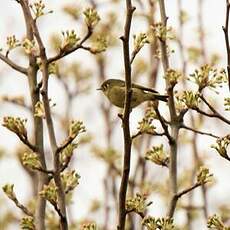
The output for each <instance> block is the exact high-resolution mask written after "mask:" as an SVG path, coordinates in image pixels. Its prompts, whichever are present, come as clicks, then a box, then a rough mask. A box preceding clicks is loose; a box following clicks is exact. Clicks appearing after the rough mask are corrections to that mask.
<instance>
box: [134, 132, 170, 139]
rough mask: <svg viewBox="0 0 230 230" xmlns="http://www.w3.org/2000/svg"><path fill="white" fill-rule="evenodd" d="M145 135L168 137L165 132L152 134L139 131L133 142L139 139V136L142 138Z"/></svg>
mask: <svg viewBox="0 0 230 230" xmlns="http://www.w3.org/2000/svg"><path fill="white" fill-rule="evenodd" d="M143 134H147V135H150V136H164V135H166V134H165V132H163V133H157V132H154V133H152V132H144V133H143V132H141V131H138V132H137V133H136V134H133V135H132V137H131V138H132V140H134V139H135V138H137V137H139V136H141V135H143Z"/></svg>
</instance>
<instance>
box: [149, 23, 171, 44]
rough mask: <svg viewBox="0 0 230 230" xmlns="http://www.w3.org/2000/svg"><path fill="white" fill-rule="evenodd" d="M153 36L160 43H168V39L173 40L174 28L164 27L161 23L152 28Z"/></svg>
mask: <svg viewBox="0 0 230 230" xmlns="http://www.w3.org/2000/svg"><path fill="white" fill-rule="evenodd" d="M152 29H153V34H154V36H155V37H156V38H158V39H159V40H160V41H166V40H167V39H173V38H174V36H173V35H172V28H171V27H166V26H164V25H163V24H162V23H161V22H158V23H155V24H154V25H153V26H152Z"/></svg>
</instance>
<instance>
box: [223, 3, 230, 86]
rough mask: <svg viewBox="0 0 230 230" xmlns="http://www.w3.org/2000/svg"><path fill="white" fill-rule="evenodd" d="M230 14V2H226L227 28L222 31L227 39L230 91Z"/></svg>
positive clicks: (224, 27)
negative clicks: (229, 34) (229, 28)
mask: <svg viewBox="0 0 230 230" xmlns="http://www.w3.org/2000/svg"><path fill="white" fill-rule="evenodd" d="M229 12H230V3H229V0H226V13H225V26H222V29H223V31H224V38H225V45H226V53H227V71H228V87H229V90H230V44H229V36H228V27H229Z"/></svg>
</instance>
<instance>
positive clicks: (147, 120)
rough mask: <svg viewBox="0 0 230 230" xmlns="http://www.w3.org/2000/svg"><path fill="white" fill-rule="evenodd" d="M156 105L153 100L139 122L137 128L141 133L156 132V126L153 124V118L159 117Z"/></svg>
mask: <svg viewBox="0 0 230 230" xmlns="http://www.w3.org/2000/svg"><path fill="white" fill-rule="evenodd" d="M154 106H155V104H153V103H152V102H151V103H150V105H149V106H148V107H147V109H146V111H145V116H144V117H143V119H142V120H141V121H139V122H138V128H137V129H138V131H139V132H140V133H149V134H154V133H155V130H156V127H155V126H154V125H153V124H152V122H153V120H154V119H157V115H156V112H155V110H154Z"/></svg>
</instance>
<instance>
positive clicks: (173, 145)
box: [159, 0, 180, 218]
mask: <svg viewBox="0 0 230 230" xmlns="http://www.w3.org/2000/svg"><path fill="white" fill-rule="evenodd" d="M159 6H160V14H161V23H162V24H163V26H164V27H165V28H166V27H167V20H168V17H167V16H166V11H165V1H164V0H159ZM159 40H160V45H161V53H162V54H161V59H162V64H163V69H164V74H165V75H166V73H167V70H168V69H169V60H168V52H167V42H166V39H161V38H160V39H159ZM166 87H167V94H168V96H169V100H168V106H169V112H170V119H171V125H170V126H171V133H170V136H168V138H169V137H170V139H169V145H170V164H169V178H170V193H171V202H172V201H173V200H174V194H176V193H177V139H178V133H179V124H180V123H179V120H178V117H177V114H176V108H175V101H174V92H173V86H172V85H171V83H170V81H169V80H168V79H166ZM175 205H176V204H175ZM174 211H175V207H174V209H172V210H171V211H169V212H168V214H169V217H170V218H172V217H173V214H174Z"/></svg>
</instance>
